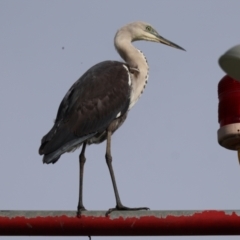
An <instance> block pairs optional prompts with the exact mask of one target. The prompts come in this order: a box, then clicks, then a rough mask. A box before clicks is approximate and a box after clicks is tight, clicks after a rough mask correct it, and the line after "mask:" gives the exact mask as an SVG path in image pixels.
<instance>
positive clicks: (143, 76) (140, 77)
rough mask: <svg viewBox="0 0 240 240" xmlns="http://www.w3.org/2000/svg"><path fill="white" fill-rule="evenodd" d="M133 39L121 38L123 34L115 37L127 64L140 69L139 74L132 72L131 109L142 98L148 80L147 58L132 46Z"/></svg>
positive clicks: (115, 43)
mask: <svg viewBox="0 0 240 240" xmlns="http://www.w3.org/2000/svg"><path fill="white" fill-rule="evenodd" d="M131 42H132V39H131V38H130V37H129V38H126V36H124V37H121V34H117V35H116V37H115V41H114V45H115V47H116V49H117V51H118V53H119V54H120V56H121V57H122V58H123V59H124V60H125V62H126V63H127V64H128V65H129V66H130V67H132V68H136V69H138V71H139V72H134V71H133V72H132V73H130V74H131V80H132V93H131V102H130V107H129V109H130V108H131V107H133V105H134V104H135V103H136V102H137V100H138V99H139V97H140V96H141V94H142V92H143V90H144V88H145V86H146V84H147V80H148V70H149V67H148V63H147V59H146V57H145V56H144V55H143V53H142V52H141V51H140V50H138V49H137V48H135V47H134V46H133V45H132V43H131Z"/></svg>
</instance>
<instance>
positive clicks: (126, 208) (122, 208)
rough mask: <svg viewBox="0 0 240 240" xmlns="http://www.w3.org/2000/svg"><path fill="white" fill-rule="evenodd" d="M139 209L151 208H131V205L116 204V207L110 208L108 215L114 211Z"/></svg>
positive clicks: (146, 208)
mask: <svg viewBox="0 0 240 240" xmlns="http://www.w3.org/2000/svg"><path fill="white" fill-rule="evenodd" d="M139 210H150V208H148V207H139V208H129V207H125V206H123V205H121V206H118V205H117V206H116V207H115V208H110V209H109V210H108V211H107V212H106V214H105V215H106V217H107V216H108V215H109V214H110V213H111V212H114V211H139Z"/></svg>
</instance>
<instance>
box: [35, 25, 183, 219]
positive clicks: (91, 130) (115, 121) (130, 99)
mask: <svg viewBox="0 0 240 240" xmlns="http://www.w3.org/2000/svg"><path fill="white" fill-rule="evenodd" d="M137 40H146V41H152V42H157V43H163V44H166V45H168V46H171V47H174V48H178V49H181V50H184V49H183V48H181V47H180V46H178V45H176V44H175V43H172V42H170V41H169V40H167V39H165V38H163V37H162V36H160V35H159V34H158V32H157V31H156V30H155V29H154V28H153V27H152V26H151V25H150V24H147V23H144V22H133V23H130V24H128V25H126V26H124V27H122V28H121V29H119V30H118V31H117V33H116V35H115V38H114V45H115V48H116V49H117V51H118V53H119V54H120V56H121V57H122V58H123V59H124V61H125V62H118V61H104V62H100V63H98V64H96V65H94V66H93V67H91V68H90V69H89V70H87V71H86V72H85V73H84V74H83V75H82V77H80V78H79V79H78V80H77V81H76V82H75V83H74V84H73V86H72V87H71V88H70V89H69V91H68V92H67V94H66V95H65V97H64V98H63V100H62V102H61V104H60V106H59V109H58V112H57V117H56V120H55V123H54V126H53V127H52V129H51V130H50V131H49V132H48V133H47V134H46V135H45V136H44V137H43V138H42V142H41V146H40V149H39V154H40V155H44V156H43V162H44V163H55V162H57V160H58V159H59V158H60V156H61V155H62V154H63V153H65V152H70V151H73V150H75V149H76V148H78V147H79V146H80V145H82V151H81V153H80V155H79V163H80V179H79V203H78V208H77V209H78V215H80V214H81V211H83V210H85V207H84V205H83V201H82V196H83V194H82V189H83V168H84V163H85V161H86V158H85V149H86V145H89V144H92V143H101V142H103V141H104V140H107V148H106V156H105V157H106V162H107V166H108V168H109V172H110V175H111V179H112V184H113V188H114V193H115V198H116V207H115V208H111V209H109V210H108V212H107V214H108V213H110V212H111V211H113V210H142V209H148V208H146V207H143V208H142V207H141V208H128V207H125V206H124V205H123V204H122V203H121V201H120V197H119V193H118V189H117V185H116V181H115V177H114V172H113V168H112V156H111V136H112V134H113V133H114V132H115V131H116V130H117V129H118V128H119V127H120V126H121V125H122V124H123V122H124V121H125V120H126V118H127V114H128V111H129V110H130V109H131V108H132V107H133V106H134V104H135V103H136V102H137V101H138V99H139V97H140V96H141V94H142V92H143V90H144V88H145V86H146V84H147V81H148V63H147V60H146V57H145V56H144V55H143V53H142V52H141V51H140V50H138V49H137V48H135V47H134V46H133V45H132V42H134V41H137Z"/></svg>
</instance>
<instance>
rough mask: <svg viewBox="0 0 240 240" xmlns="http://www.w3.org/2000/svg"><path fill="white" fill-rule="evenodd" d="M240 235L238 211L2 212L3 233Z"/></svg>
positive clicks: (60, 234) (18, 234)
mask: <svg viewBox="0 0 240 240" xmlns="http://www.w3.org/2000/svg"><path fill="white" fill-rule="evenodd" d="M193 235H195V236H197V235H198V236H203V235H240V210H236V211H235V210H234V211H215V210H210V211H125V212H124V211H121V212H120V211H119V212H112V213H111V214H110V215H109V216H107V217H106V216H105V212H103V211H86V212H84V213H83V215H82V216H81V218H77V217H76V212H73V211H62V212H60V211H0V236H193Z"/></svg>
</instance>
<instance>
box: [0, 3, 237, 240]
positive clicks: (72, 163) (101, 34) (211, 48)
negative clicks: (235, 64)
mask: <svg viewBox="0 0 240 240" xmlns="http://www.w3.org/2000/svg"><path fill="white" fill-rule="evenodd" d="M239 13H240V1H238V0H235V1H231V0H225V1H221V0H211V1H203V0H199V1H193V0H182V1H177V0H173V1H171V0H165V1H160V0H155V1H154V0H151V1H145V0H142V1H138V0H135V1H129V0H128V1H127V0H122V1H110V0H108V1H106V0H105V1H103V0H102V1H97V0H95V1H77V0H76V1H73V0H72V1H60V0H52V1H49V0H41V1H40V0H39V1H32V0H28V1H26V0H21V1H17V0H15V1H11V0H0V35H1V37H0V111H1V118H0V136H1V137H0V149H1V151H0V154H1V167H0V192H1V199H0V209H1V210H76V207H77V201H78V179H79V173H78V155H79V150H77V151H75V152H74V153H67V154H64V155H63V156H62V157H61V159H60V161H58V162H57V163H56V164H54V165H43V164H42V158H41V157H40V156H39V155H38V148H39V145H40V140H41V138H42V136H43V135H44V134H46V133H47V132H48V131H49V129H50V128H51V127H52V125H53V121H54V118H55V117H56V113H57V109H58V106H59V103H60V101H61V100H62V98H63V96H64V95H65V93H66V92H67V90H68V89H69V88H70V86H71V85H72V84H73V83H74V82H75V81H76V80H77V79H78V78H79V77H80V76H81V75H82V74H83V73H84V72H85V71H86V70H87V69H88V68H89V67H91V66H92V65H94V64H96V63H98V62H100V61H104V60H121V59H120V57H119V56H118V54H117V52H116V51H115V49H114V46H113V37H114V35H115V33H116V31H117V29H119V28H120V27H121V26H123V25H125V24H127V23H129V22H133V21H137V20H142V21H146V22H149V23H151V24H152V26H153V27H154V28H155V29H156V30H157V31H158V32H159V33H160V35H162V36H163V37H165V38H167V39H169V40H171V41H173V42H174V43H176V44H178V45H180V46H182V47H183V48H185V49H186V50H187V52H183V51H180V50H177V49H174V48H170V47H167V46H165V45H161V44H157V43H151V42H136V43H134V45H135V46H136V47H138V48H139V49H141V50H142V51H143V52H144V54H145V56H146V57H147V59H148V63H149V65H150V74H149V82H148V85H147V88H146V90H145V92H144V94H143V96H142V97H141V99H140V100H139V102H138V103H137V104H136V105H135V106H134V108H133V109H132V110H131V111H130V114H129V115H128V119H127V121H126V122H125V124H124V125H123V126H122V127H121V128H120V129H119V130H118V132H117V133H115V134H114V137H113V143H112V154H113V166H114V170H115V174H116V179H117V184H118V187H119V191H120V197H121V199H122V202H123V204H125V205H127V206H129V207H141V206H147V207H149V208H151V210H204V209H227V210H231V209H240V166H239V164H238V160H237V153H236V152H234V151H229V150H226V149H224V148H222V147H220V146H219V145H218V142H217V130H218V128H219V125H218V118H217V114H218V113H217V111H218V110H217V108H218V96H217V84H218V82H219V81H220V79H221V78H222V77H223V76H224V75H225V74H224V72H223V71H222V70H221V69H220V67H219V65H218V58H219V57H220V55H222V54H223V53H224V52H225V51H226V50H228V49H229V48H230V47H232V46H234V45H236V44H239V43H240V37H239V35H240V34H239V33H240V31H239V29H240V14H239ZM63 47H64V49H62V48H63ZM104 156H105V143H102V144H101V145H94V146H91V147H89V148H87V150H86V157H87V162H86V167H85V176H84V204H85V207H86V208H87V209H89V210H107V209H108V208H110V207H114V206H115V199H114V194H113V189H112V183H111V180H110V176H109V172H108V169H107V166H106V163H105V158H104ZM25 238H26V237H22V238H21V239H25ZM47 238H48V237H47ZM95 238H96V237H93V239H95ZM7 239H19V238H17V237H9V238H7ZM35 239H46V238H41V237H39V238H37V237H36V238H35ZM51 239H60V237H57V238H51ZM71 239H79V237H75V238H71ZM82 239H87V237H82ZM99 239H105V238H104V237H101V238H99ZM114 239H120V238H118V237H115V238H114ZM121 239H122V238H121ZM124 239H132V237H131V238H130V237H126V238H124ZM134 239H149V237H141V238H140V237H137V238H134ZM160 239H174V240H175V239H181V240H185V239H194V240H198V239H204V240H206V239H221V240H226V239H238V237H161V238H160Z"/></svg>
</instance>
